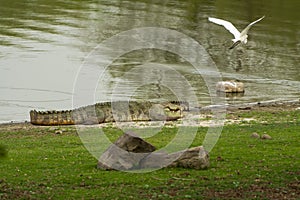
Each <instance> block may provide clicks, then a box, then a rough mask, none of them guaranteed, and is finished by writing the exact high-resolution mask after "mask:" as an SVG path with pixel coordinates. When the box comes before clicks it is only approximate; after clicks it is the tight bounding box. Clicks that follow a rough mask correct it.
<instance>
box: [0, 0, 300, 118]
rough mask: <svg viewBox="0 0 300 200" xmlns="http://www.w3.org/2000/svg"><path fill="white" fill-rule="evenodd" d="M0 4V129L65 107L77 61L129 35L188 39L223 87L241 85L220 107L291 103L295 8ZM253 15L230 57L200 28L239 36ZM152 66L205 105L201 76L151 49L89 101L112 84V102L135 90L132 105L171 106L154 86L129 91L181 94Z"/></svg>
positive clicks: (215, 35) (295, 91) (298, 49)
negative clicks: (163, 31) (151, 32)
mask: <svg viewBox="0 0 300 200" xmlns="http://www.w3.org/2000/svg"><path fill="white" fill-rule="evenodd" d="M0 4H1V6H0V47H1V51H0V93H1V96H0V121H11V120H17V121H18V120H24V119H28V111H29V110H30V109H34V108H35V109H69V108H71V107H72V93H73V83H74V82H75V81H76V75H77V72H78V70H79V68H80V65H81V63H82V61H83V60H84V58H85V56H87V55H88V54H89V52H90V51H92V50H93V48H94V47H95V46H96V45H97V44H98V43H100V42H102V41H103V40H105V39H108V38H110V37H111V36H113V35H115V34H117V33H120V32H122V31H125V30H129V29H131V28H137V27H165V28H170V29H173V30H177V31H179V32H182V33H184V34H186V35H188V36H190V37H192V38H193V39H195V40H197V41H198V42H199V43H200V44H201V45H203V46H204V47H205V49H206V50H207V51H208V53H209V55H210V56H211V57H212V59H213V60H214V62H215V63H216V65H217V67H218V69H219V71H220V72H221V73H222V75H223V78H224V79H239V80H240V81H243V82H245V85H246V93H245V94H244V96H242V97H234V98H228V102H230V103H239V102H253V101H261V100H271V99H279V98H280V99H295V98H299V93H300V90H299V88H300V85H299V82H300V67H299V63H300V62H299V61H300V56H299V55H300V54H299V53H300V31H299V30H300V22H299V20H298V19H299V18H300V13H299V12H298V8H299V6H300V1H296V0H295V1H284V2H283V1H280V0H275V1H272V3H270V2H269V1H259V0H253V1H238V0H232V1H209V0H203V1H192V0H191V1H181V0H171V1H156V0H152V1H134V0H132V1H121V0H111V1H107V0H101V1H92V0H90V1H71V0H64V1H62V0H52V1H50V0H43V1H34V0H28V1H19V0H13V1H5V0H0ZM263 15H266V18H265V19H264V20H263V21H262V22H260V23H259V24H257V25H256V26H255V27H252V29H251V30H250V32H249V37H250V38H249V42H248V44H247V45H246V46H239V47H237V48H236V49H234V50H232V51H229V50H228V47H229V46H230V45H231V41H230V39H231V37H232V36H231V34H230V33H228V32H227V31H225V30H224V28H223V27H219V26H216V25H213V24H211V23H209V22H208V21H207V17H208V16H211V17H217V18H223V19H226V20H229V21H231V22H232V23H233V24H234V25H235V26H236V27H238V29H240V30H242V29H243V28H244V27H245V26H246V25H247V24H248V23H249V22H251V21H253V20H254V19H257V18H258V17H261V16H263ZM162 65H163V66H168V67H169V68H171V69H173V70H175V71H176V72H178V73H179V74H180V75H181V76H182V77H184V79H185V80H186V81H188V84H190V85H191V86H192V90H193V92H195V93H196V94H197V97H198V103H199V104H201V105H205V104H209V103H210V96H209V93H208V90H207V88H206V86H205V83H204V81H203V78H202V76H201V74H199V73H197V72H195V69H193V68H192V67H191V65H190V64H189V63H187V62H186V61H184V60H182V58H180V57H179V56H177V55H173V54H171V53H169V52H162V51H155V50H141V51H137V52H134V53H132V54H130V55H126V56H124V57H122V58H120V59H118V60H116V61H115V62H114V63H113V64H112V65H111V66H110V67H109V68H108V71H107V73H106V74H105V76H106V79H105V81H103V80H102V82H101V83H99V85H100V86H101V87H98V91H97V94H96V95H95V96H96V100H110V99H111V95H112V91H113V89H114V88H115V87H116V85H119V86H122V87H121V89H120V90H118V91H119V92H118V93H117V94H114V95H115V96H117V97H118V98H119V99H122V98H127V97H128V96H130V95H132V94H131V93H130V91H132V90H133V88H136V87H138V89H137V90H135V91H134V94H133V97H134V98H136V99H141V98H151V99H167V98H175V97H176V94H174V92H172V91H171V90H170V88H168V87H163V86H162V85H161V84H160V83H161V82H154V83H152V84H148V85H144V86H139V83H140V82H139V80H140V79H143V78H147V77H148V78H151V77H152V78H155V80H163V81H165V83H166V84H173V85H175V86H176V87H175V88H177V89H178V91H180V93H182V94H185V92H188V91H186V84H182V82H181V81H180V80H178V77H174V75H175V73H171V74H168V73H167V72H166V71H163V70H160V69H159V68H158V69H157V67H159V66H162ZM95 67H97V66H95ZM136 67H141V68H140V69H141V71H144V72H146V73H147V74H146V75H143V76H141V74H139V73H140V72H141V71H138V72H134V71H133V73H132V74H131V75H130V76H129V75H128V74H129V72H132V71H131V70H133V69H135V68H136ZM149 67H150V69H152V70H153V69H156V71H155V70H153V71H152V72H151V70H150V71H149V70H148V69H149ZM142 69H143V70H142ZM124 75H125V76H124ZM156 75H157V76H156ZM145 76H146V77H145Z"/></svg>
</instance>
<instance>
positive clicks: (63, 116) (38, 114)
mask: <svg viewBox="0 0 300 200" xmlns="http://www.w3.org/2000/svg"><path fill="white" fill-rule="evenodd" d="M30 122H31V123H32V124H34V125H44V126H53V125H71V124H74V120H73V119H72V111H36V110H32V111H30Z"/></svg>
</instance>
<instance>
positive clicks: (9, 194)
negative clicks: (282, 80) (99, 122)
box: [0, 111, 300, 199]
mask: <svg viewBox="0 0 300 200" xmlns="http://www.w3.org/2000/svg"><path fill="white" fill-rule="evenodd" d="M228 117H229V118H243V117H247V118H249V117H251V118H253V117H254V118H255V119H258V120H259V121H250V122H244V121H243V120H241V122H240V123H239V124H231V125H226V126H225V127H224V129H223V132H222V135H221V137H220V139H219V140H218V143H217V144H216V146H215V147H214V149H213V150H212V151H211V152H210V161H211V166H210V167H209V169H207V170H202V171H197V170H191V169H179V168H178V169H162V170H158V171H154V172H151V173H146V174H135V173H125V172H119V171H100V170H97V169H96V168H95V167H96V164H97V160H96V159H95V158H94V157H92V156H91V155H90V154H89V152H88V151H87V150H86V149H85V148H84V146H83V144H82V143H81V140H80V138H79V137H78V135H77V132H76V129H75V128H74V127H63V129H64V130H63V133H62V134H55V133H54V132H55V131H54V130H53V128H49V127H34V126H30V125H26V124H23V125H18V126H14V125H2V126H1V127H0V146H1V145H2V146H5V148H6V150H7V154H6V156H5V157H0V199H140V198H145V199H234V198H237V199H242V198H243V199H245V198H246V199H282V198H284V197H286V198H288V199H293V198H294V199H297V198H300V192H299V191H300V151H299V139H300V112H299V111H288V112H284V111H278V112H243V113H237V114H236V113H232V114H229V115H228ZM104 131H105V133H106V134H107V135H108V136H109V137H110V138H111V139H112V140H113V139H115V138H117V137H118V136H119V135H120V134H121V132H120V130H118V129H115V128H104ZM176 131H177V128H175V127H173V128H164V129H163V130H162V131H161V132H160V133H159V134H157V135H156V136H154V137H151V138H150V139H149V140H151V141H150V142H151V143H152V144H154V145H155V146H157V147H160V146H162V144H163V143H162V138H164V141H168V140H170V139H171V138H173V136H174V135H175V134H176ZM206 131H207V128H199V129H198V132H197V136H196V138H195V140H194V142H193V144H192V146H197V145H201V144H202V141H203V138H204V136H205V134H206ZM253 132H257V133H259V134H260V135H262V134H269V135H270V136H271V137H272V139H271V140H262V139H255V138H251V137H250V136H251V134H252V133H253ZM3 155H5V154H3Z"/></svg>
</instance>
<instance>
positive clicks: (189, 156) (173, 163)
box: [141, 146, 209, 169]
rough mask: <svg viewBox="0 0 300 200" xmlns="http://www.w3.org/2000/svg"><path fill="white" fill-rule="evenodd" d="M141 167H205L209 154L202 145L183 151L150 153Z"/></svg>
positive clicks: (206, 166)
mask: <svg viewBox="0 0 300 200" xmlns="http://www.w3.org/2000/svg"><path fill="white" fill-rule="evenodd" d="M141 167H142V168H163V167H183V168H191V169H206V168H208V167H209V155H208V153H207V152H206V151H205V150H204V148H203V146H198V147H193V148H190V149H187V150H184V151H180V152H176V153H172V154H168V153H151V154H149V155H148V156H147V157H146V158H145V159H143V161H142V163H141Z"/></svg>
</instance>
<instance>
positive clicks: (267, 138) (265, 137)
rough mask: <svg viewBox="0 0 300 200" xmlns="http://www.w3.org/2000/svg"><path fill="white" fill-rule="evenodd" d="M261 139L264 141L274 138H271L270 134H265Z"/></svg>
mask: <svg viewBox="0 0 300 200" xmlns="http://www.w3.org/2000/svg"><path fill="white" fill-rule="evenodd" d="M261 139H262V140H271V139H272V137H271V136H270V135H268V134H263V135H262V136H261Z"/></svg>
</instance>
